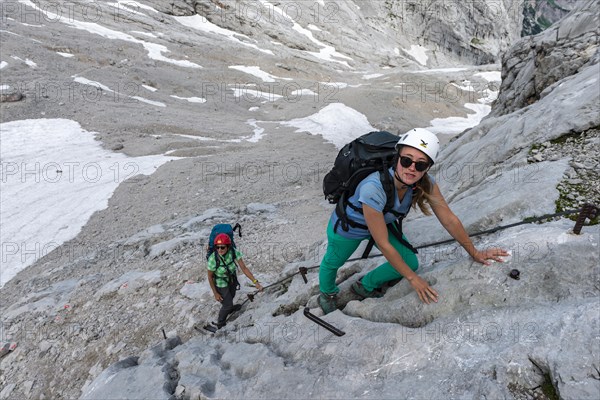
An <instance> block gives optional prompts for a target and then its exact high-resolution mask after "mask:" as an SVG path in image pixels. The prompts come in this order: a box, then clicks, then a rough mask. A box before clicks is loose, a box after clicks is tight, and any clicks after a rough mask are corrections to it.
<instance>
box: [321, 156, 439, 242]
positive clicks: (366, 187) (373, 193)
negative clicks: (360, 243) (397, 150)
mask: <svg viewBox="0 0 600 400" xmlns="http://www.w3.org/2000/svg"><path fill="white" fill-rule="evenodd" d="M389 174H390V175H391V176H392V179H394V170H393V169H392V168H390V169H389ZM429 179H430V180H431V182H432V183H433V177H432V176H431V175H429ZM412 198H413V190H412V188H411V187H409V188H408V189H407V190H406V193H405V194H404V197H403V198H402V202H400V199H399V198H398V191H397V190H394V207H393V210H394V211H395V212H397V213H401V214H404V215H406V214H408V212H409V211H410V206H411V205H412ZM386 200H387V198H386V195H385V190H384V189H383V185H382V184H381V179H380V178H379V172H373V173H372V174H371V175H369V176H367V177H366V178H365V179H363V180H362V181H361V182H360V183H359V184H358V186H357V187H356V191H355V192H354V194H353V195H352V196H351V197H350V199H349V202H350V203H351V204H352V205H354V206H355V207H357V208H361V207H362V205H363V204H366V205H368V206H369V207H371V208H373V209H375V210H377V211H379V212H381V211H383V208H384V207H385V203H386ZM346 214H347V215H348V218H349V219H351V220H352V221H355V222H358V223H359V224H362V225H367V222H366V221H365V216H364V215H363V214H361V213H359V212H358V211H355V210H354V209H353V208H352V207H350V206H347V207H346ZM383 218H384V220H385V223H386V224H389V223H390V222H393V221H395V220H396V219H397V216H396V215H394V213H392V212H387V213H385V214H384V215H383ZM338 219H339V218H338V216H337V214H336V212H335V210H334V211H333V214H332V215H331V219H330V220H329V223H330V224H333V226H335V223H336V222H337V221H338ZM348 228H349V229H348V231H344V230H343V229H342V226H341V224H339V225H338V227H337V230H336V233H337V234H338V235H340V236H343V237H345V238H348V239H366V238H368V237H370V236H371V234H370V233H369V231H368V230H367V229H361V228H353V227H351V226H348Z"/></svg>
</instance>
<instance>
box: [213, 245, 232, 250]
mask: <svg viewBox="0 0 600 400" xmlns="http://www.w3.org/2000/svg"><path fill="white" fill-rule="evenodd" d="M227 247H229V246H215V248H216V249H217V250H227Z"/></svg>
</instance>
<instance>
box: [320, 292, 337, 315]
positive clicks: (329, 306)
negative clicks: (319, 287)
mask: <svg viewBox="0 0 600 400" xmlns="http://www.w3.org/2000/svg"><path fill="white" fill-rule="evenodd" d="M336 299H337V296H336V295H335V293H334V294H325V293H321V294H320V295H319V299H318V303H319V306H320V307H321V309H322V310H323V312H324V313H325V314H329V313H330V312H334V311H335V310H337V304H336V303H335V300H336Z"/></svg>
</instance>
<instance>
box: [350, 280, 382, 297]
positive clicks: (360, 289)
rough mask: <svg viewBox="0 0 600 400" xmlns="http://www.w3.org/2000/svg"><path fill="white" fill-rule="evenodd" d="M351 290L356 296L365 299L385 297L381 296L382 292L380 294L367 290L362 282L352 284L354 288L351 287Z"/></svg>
mask: <svg viewBox="0 0 600 400" xmlns="http://www.w3.org/2000/svg"><path fill="white" fill-rule="evenodd" d="M350 289H351V290H352V292H353V293H354V294H356V295H357V296H360V297H362V298H363V299H367V298H379V297H383V295H382V294H381V292H378V291H377V290H367V289H365V287H364V286H363V284H362V282H361V281H356V282H354V283H353V284H352V286H351V287H350Z"/></svg>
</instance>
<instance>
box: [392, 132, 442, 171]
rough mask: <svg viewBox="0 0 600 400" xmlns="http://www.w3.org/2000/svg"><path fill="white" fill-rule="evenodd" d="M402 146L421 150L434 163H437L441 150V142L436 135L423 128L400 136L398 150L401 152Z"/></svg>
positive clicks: (397, 144)
mask: <svg viewBox="0 0 600 400" xmlns="http://www.w3.org/2000/svg"><path fill="white" fill-rule="evenodd" d="M400 146H410V147H414V148H415V149H417V150H421V151H422V152H423V153H425V154H427V156H428V157H429V158H430V159H431V162H432V163H435V160H436V158H437V155H438V151H439V150H440V141H439V139H438V138H437V136H436V135H435V133H433V132H430V131H428V130H427V129H423V128H414V129H411V130H410V131H408V132H406V133H405V134H403V135H400V140H398V143H396V150H399V147H400Z"/></svg>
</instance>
